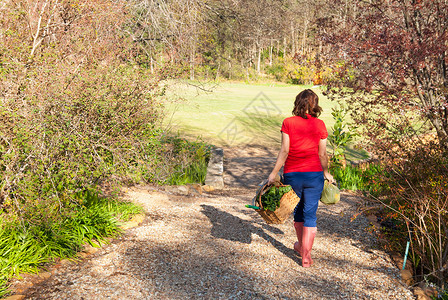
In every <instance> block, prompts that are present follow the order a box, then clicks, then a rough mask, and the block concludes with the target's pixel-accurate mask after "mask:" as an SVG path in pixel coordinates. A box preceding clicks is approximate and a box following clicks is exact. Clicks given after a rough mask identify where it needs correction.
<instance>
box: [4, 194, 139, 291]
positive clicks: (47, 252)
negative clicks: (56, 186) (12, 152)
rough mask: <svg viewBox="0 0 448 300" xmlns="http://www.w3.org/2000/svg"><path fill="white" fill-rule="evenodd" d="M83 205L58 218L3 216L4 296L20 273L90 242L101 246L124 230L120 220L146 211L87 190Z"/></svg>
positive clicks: (81, 196)
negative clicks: (26, 220) (106, 239)
mask: <svg viewBox="0 0 448 300" xmlns="http://www.w3.org/2000/svg"><path fill="white" fill-rule="evenodd" d="M78 197H79V206H77V208H76V209H75V210H73V211H72V212H71V213H70V214H69V215H67V216H66V217H64V218H60V219H58V220H56V221H55V220H54V219H45V218H43V219H42V220H41V221H40V222H36V221H34V222H24V221H22V220H20V219H18V218H15V219H9V220H8V219H6V216H5V215H3V217H4V218H3V219H0V229H1V230H0V297H2V296H5V295H6V294H7V293H8V289H7V282H8V280H9V279H11V278H12V277H16V276H19V274H20V273H38V272H39V269H40V268H41V267H42V266H43V264H45V263H48V262H51V261H54V260H55V259H57V258H73V257H76V253H77V252H78V251H79V250H81V247H82V246H83V245H84V244H86V243H89V244H90V245H92V246H94V247H98V246H99V245H101V244H102V243H104V242H105V238H106V237H116V236H117V235H119V234H120V232H121V230H120V227H119V225H120V223H121V222H123V221H127V220H129V219H130V218H131V217H132V216H133V215H135V214H138V213H140V212H142V211H143V209H142V208H141V207H139V206H136V205H135V204H133V203H130V202H122V201H119V200H117V199H107V198H103V197H100V196H99V195H98V193H95V192H91V191H86V192H83V193H80V194H78Z"/></svg>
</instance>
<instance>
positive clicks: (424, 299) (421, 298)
mask: <svg viewBox="0 0 448 300" xmlns="http://www.w3.org/2000/svg"><path fill="white" fill-rule="evenodd" d="M414 296H416V298H417V300H432V299H431V297H429V296H427V295H426V294H425V291H424V290H423V289H422V288H421V287H416V288H414Z"/></svg>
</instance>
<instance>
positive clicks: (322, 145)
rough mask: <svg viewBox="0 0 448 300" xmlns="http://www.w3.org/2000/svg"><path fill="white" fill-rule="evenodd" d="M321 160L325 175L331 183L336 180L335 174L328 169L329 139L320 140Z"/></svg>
mask: <svg viewBox="0 0 448 300" xmlns="http://www.w3.org/2000/svg"><path fill="white" fill-rule="evenodd" d="M319 160H320V164H321V165H322V169H323V170H324V177H325V179H328V181H329V182H330V183H333V182H335V180H334V178H333V176H332V175H331V174H330V171H328V155H327V139H321V140H320V141H319Z"/></svg>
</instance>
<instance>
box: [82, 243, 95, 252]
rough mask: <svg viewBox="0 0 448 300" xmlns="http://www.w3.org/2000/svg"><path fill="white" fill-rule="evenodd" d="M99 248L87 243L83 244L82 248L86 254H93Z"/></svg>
mask: <svg viewBox="0 0 448 300" xmlns="http://www.w3.org/2000/svg"><path fill="white" fill-rule="evenodd" d="M98 250H99V248H96V247H93V246H92V245H90V244H87V245H85V246H84V249H83V250H82V251H83V252H85V253H87V254H94V253H96V252H98Z"/></svg>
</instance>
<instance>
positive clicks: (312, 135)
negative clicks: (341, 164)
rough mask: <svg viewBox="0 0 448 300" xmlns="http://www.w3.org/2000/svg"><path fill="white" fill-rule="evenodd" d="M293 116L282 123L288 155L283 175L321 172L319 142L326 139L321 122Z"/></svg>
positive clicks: (310, 118)
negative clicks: (286, 138) (287, 143)
mask: <svg viewBox="0 0 448 300" xmlns="http://www.w3.org/2000/svg"><path fill="white" fill-rule="evenodd" d="M307 116H308V119H304V118H302V117H298V116H293V117H289V118H286V119H285V120H284V121H283V125H282V132H284V133H286V134H288V135H289V140H290V144H289V153H288V158H287V159H286V162H285V166H284V168H283V173H290V172H321V171H323V169H322V165H321V163H320V159H319V141H320V140H321V139H326V138H327V137H328V132H327V128H326V127H325V124H324V122H323V121H322V120H319V119H317V118H313V117H311V116H310V115H307Z"/></svg>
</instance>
